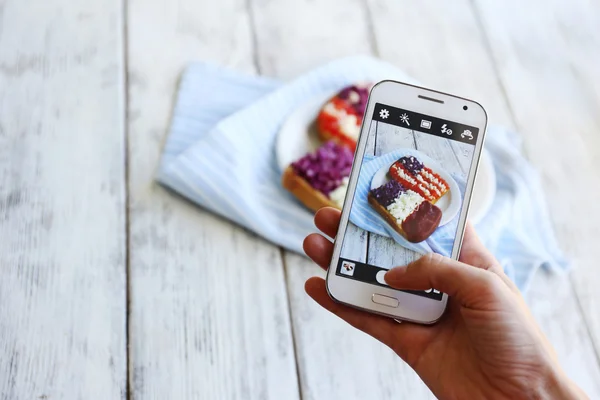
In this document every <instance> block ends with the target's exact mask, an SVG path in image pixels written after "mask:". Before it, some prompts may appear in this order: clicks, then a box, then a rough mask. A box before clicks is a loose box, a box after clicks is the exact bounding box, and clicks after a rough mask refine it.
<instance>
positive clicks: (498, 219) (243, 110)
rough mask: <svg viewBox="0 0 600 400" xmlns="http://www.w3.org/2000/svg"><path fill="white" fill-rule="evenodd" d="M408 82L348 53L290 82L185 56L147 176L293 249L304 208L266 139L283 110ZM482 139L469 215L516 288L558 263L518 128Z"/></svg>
mask: <svg viewBox="0 0 600 400" xmlns="http://www.w3.org/2000/svg"><path fill="white" fill-rule="evenodd" d="M382 79H394V80H399V81H403V82H408V83H416V82H415V81H414V80H413V79H411V78H410V77H409V76H407V75H405V74H404V73H403V72H402V71H400V70H398V69H397V68H396V67H394V66H392V65H390V64H387V63H384V62H382V61H379V60H376V59H373V58H370V57H364V56H358V57H351V58H345V59H341V60H337V61H334V62H331V63H329V64H326V65H325V66H322V67H320V68H318V69H316V70H313V71H311V72H309V73H307V74H306V75H303V76H301V77H299V78H297V79H295V80H293V81H291V82H288V83H285V84H282V83H281V82H278V81H276V80H273V79H269V78H265V77H257V76H251V75H245V74H242V73H239V72H235V71H231V70H227V69H225V68H221V67H218V66H215V65H211V64H206V63H195V64H192V65H190V66H189V67H188V68H187V69H186V71H185V72H184V74H183V77H182V79H181V83H180V87H179V93H178V98H177V104H176V106H175V109H174V112H173V120H172V124H171V128H170V131H169V135H168V139H167V142H166V145H165V148H164V153H163V156H162V159H161V163H160V167H159V170H158V174H157V180H158V181H159V182H160V183H162V184H163V185H165V186H167V187H169V188H171V189H173V190H175V191H176V192H178V193H180V194H181V195H182V196H184V197H186V198H188V199H189V200H191V201H193V202H195V203H196V204H198V205H200V206H202V207H204V208H206V209H208V210H210V211H212V212H214V213H216V214H218V215H221V216H222V217H224V218H227V219H229V220H231V221H233V222H235V223H237V224H239V225H241V226H243V227H245V228H247V229H250V230H252V231H254V232H256V233H257V234H258V235H260V236H262V237H264V238H266V239H267V240H269V241H271V242H273V243H276V244H278V245H280V246H283V247H285V248H287V249H289V250H292V251H295V252H298V253H303V252H302V240H303V238H304V237H305V236H306V235H307V234H308V233H310V232H314V231H315V228H314V225H313V217H312V214H311V213H310V212H309V211H307V210H306V209H305V208H304V207H303V206H302V205H301V204H300V203H298V202H297V201H296V200H295V199H294V198H293V197H292V196H291V195H290V194H289V193H288V192H287V191H285V190H284V189H283V188H282V187H281V184H280V180H281V171H280V170H279V167H278V165H277V162H276V158H275V151H274V147H275V139H276V135H277V132H278V130H279V127H280V126H281V124H282V123H283V122H284V120H285V118H286V117H287V116H288V115H289V114H290V112H292V111H293V110H294V109H295V108H296V107H298V106H299V105H302V104H304V103H305V102H306V101H309V100H311V99H313V98H314V97H315V96H317V95H319V94H322V93H331V92H333V91H335V90H336V89H341V88H342V87H344V86H346V85H349V84H352V83H354V82H360V81H379V80H382ZM486 148H487V150H488V151H489V152H490V154H491V156H492V159H493V163H494V167H495V170H496V174H497V185H498V187H497V195H496V198H495V200H494V203H493V205H492V210H491V211H490V212H489V213H488V215H487V216H485V217H484V218H483V220H482V221H481V222H480V223H479V224H478V226H477V228H478V231H479V233H480V235H481V237H482V239H483V240H484V243H485V244H486V245H487V246H488V248H490V250H492V251H493V252H494V253H495V254H496V256H497V257H498V259H499V260H500V261H501V262H502V264H503V266H504V268H505V270H506V272H507V273H508V274H509V276H510V277H511V278H512V279H513V280H514V281H515V282H516V284H517V285H518V286H519V287H520V288H521V289H525V288H526V287H527V285H528V283H529V282H530V280H531V277H532V275H533V273H534V272H535V271H536V270H537V269H538V268H539V267H541V266H545V267H547V268H552V269H554V270H565V269H567V267H568V263H567V262H566V261H565V259H564V258H563V256H562V254H561V252H560V251H559V250H558V244H557V243H556V240H555V238H554V234H553V231H552V227H551V225H550V222H549V219H548V214H547V211H546V205H545V200H544V198H543V197H542V193H543V190H542V188H541V183H540V180H539V178H538V176H537V174H536V173H535V171H534V170H533V169H532V167H531V166H530V165H529V164H528V163H527V162H526V160H525V159H524V158H523V156H522V155H521V154H520V152H519V150H518V148H519V138H518V135H516V134H514V133H512V132H508V131H506V130H503V129H500V128H489V129H488V134H487V140H486Z"/></svg>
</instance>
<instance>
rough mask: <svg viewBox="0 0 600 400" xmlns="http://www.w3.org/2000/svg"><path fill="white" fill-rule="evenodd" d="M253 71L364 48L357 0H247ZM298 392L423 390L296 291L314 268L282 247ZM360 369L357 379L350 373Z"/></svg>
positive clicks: (377, 347)
mask: <svg viewBox="0 0 600 400" xmlns="http://www.w3.org/2000/svg"><path fill="white" fill-rule="evenodd" d="M252 11H253V14H254V19H255V21H256V22H255V26H256V38H257V50H258V53H257V60H258V65H259V66H260V72H261V73H263V74H266V75H271V76H277V77H282V78H288V77H291V76H295V75H297V74H298V73H301V72H304V71H306V70H308V69H309V68H312V67H316V66H317V65H319V64H322V63H323V62H326V61H328V60H330V59H333V58H337V57H340V56H345V55H353V54H356V53H368V52H370V51H371V48H372V43H371V41H370V31H369V26H368V20H367V18H366V13H365V8H364V3H363V2H361V1H359V0H349V1H346V2H344V3H343V5H342V4H341V3H339V2H338V1H335V0H318V1H317V2H314V1H310V0H302V1H294V0H283V1H261V0H255V1H253V2H252ZM284 259H285V264H286V276H287V283H288V291H289V297H290V306H291V311H292V322H293V328H294V338H295V341H296V343H295V344H296V354H297V362H298V368H299V371H298V372H299V376H300V383H301V390H302V397H303V398H304V399H326V398H332V399H334V398H345V399H359V398H380V399H391V398H402V397H408V396H411V397H413V396H414V397H416V398H423V397H424V396H425V393H428V390H427V389H426V388H425V387H424V385H423V384H422V383H421V382H420V381H419V380H418V379H416V378H415V375H414V373H412V372H411V371H410V369H409V368H408V367H406V366H405V365H404V363H402V361H400V360H399V359H398V358H397V357H396V356H395V355H394V354H393V353H392V352H391V351H390V350H389V349H387V348H385V346H383V345H382V344H380V343H377V342H376V341H374V340H373V339H371V338H369V337H366V336H365V335H364V334H362V333H359V332H356V331H353V330H352V329H349V328H348V326H346V325H345V324H344V323H342V322H341V321H339V320H337V319H336V318H335V317H333V316H331V315H329V314H328V313H327V312H326V311H324V310H322V309H320V308H319V307H318V306H317V305H316V304H314V302H313V301H312V300H311V299H309V298H308V296H306V294H305V293H304V281H305V280H306V278H308V277H309V276H311V275H313V274H314V273H315V272H316V268H315V267H314V266H313V265H312V264H311V263H310V262H309V261H308V260H306V259H305V258H302V257H299V256H297V255H294V254H290V253H286V254H285V257H284ZM357 377H360V379H357Z"/></svg>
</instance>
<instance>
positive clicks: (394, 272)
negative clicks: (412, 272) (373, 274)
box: [383, 265, 406, 283]
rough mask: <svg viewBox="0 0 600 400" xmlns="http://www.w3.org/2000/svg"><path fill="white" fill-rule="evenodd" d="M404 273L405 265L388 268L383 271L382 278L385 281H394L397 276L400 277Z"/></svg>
mask: <svg viewBox="0 0 600 400" xmlns="http://www.w3.org/2000/svg"><path fill="white" fill-rule="evenodd" d="M404 273H406V265H403V266H401V267H395V268H392V269H390V270H389V271H388V272H386V273H385V275H384V276H383V279H384V280H385V281H386V282H387V283H393V282H394V281H397V280H398V279H399V278H401V277H402V275H404Z"/></svg>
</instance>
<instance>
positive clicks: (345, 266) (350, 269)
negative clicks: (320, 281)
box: [340, 261, 356, 276]
mask: <svg viewBox="0 0 600 400" xmlns="http://www.w3.org/2000/svg"><path fill="white" fill-rule="evenodd" d="M355 269H356V265H355V264H354V263H353V262H350V261H342V268H340V272H341V273H342V274H344V275H348V276H352V275H354V270H355Z"/></svg>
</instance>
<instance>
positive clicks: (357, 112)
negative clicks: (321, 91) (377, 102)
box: [317, 84, 372, 151]
mask: <svg viewBox="0 0 600 400" xmlns="http://www.w3.org/2000/svg"><path fill="white" fill-rule="evenodd" d="M371 86H372V85H371V84H363V85H352V86H348V87H346V88H344V89H342V90H341V91H340V92H339V93H338V94H336V95H335V96H334V97H333V98H331V99H330V100H329V101H328V102H327V103H325V105H324V106H323V108H321V111H320V112H319V116H318V117H317V128H318V131H319V136H320V138H321V140H323V141H329V140H333V141H335V142H336V143H338V144H341V145H344V146H347V147H349V148H350V149H351V150H352V151H354V150H356V142H357V140H358V135H359V134H360V127H361V125H362V121H363V115H364V113H365V109H366V108H367V100H368V98H369V90H370V89H371Z"/></svg>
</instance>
